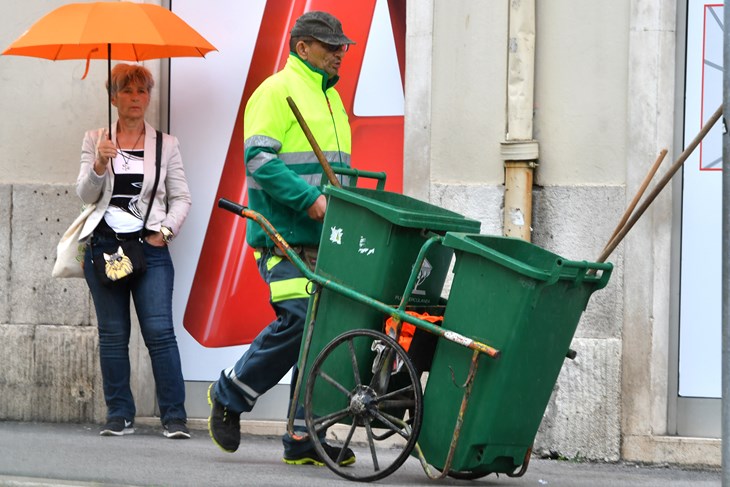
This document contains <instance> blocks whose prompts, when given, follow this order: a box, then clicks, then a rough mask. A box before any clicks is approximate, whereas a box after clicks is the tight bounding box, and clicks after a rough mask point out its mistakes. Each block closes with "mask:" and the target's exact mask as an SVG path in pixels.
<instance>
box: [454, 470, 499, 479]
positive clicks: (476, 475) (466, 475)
mask: <svg viewBox="0 0 730 487" xmlns="http://www.w3.org/2000/svg"><path fill="white" fill-rule="evenodd" d="M490 473H492V472H456V471H454V470H451V471H449V473H448V474H447V475H448V476H449V477H451V478H454V479H459V480H476V479H480V478H482V477H486V476H487V475H489V474H490Z"/></svg>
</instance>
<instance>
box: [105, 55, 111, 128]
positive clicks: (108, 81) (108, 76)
mask: <svg viewBox="0 0 730 487" xmlns="http://www.w3.org/2000/svg"><path fill="white" fill-rule="evenodd" d="M106 54H107V58H106V96H107V100H108V102H109V103H107V105H108V106H109V140H111V139H112V44H111V42H109V43H107V45H106Z"/></svg>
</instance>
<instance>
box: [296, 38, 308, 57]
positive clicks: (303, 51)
mask: <svg viewBox="0 0 730 487" xmlns="http://www.w3.org/2000/svg"><path fill="white" fill-rule="evenodd" d="M294 47H295V48H296V53H297V55H298V56H299V57H300V58H302V59H305V60H306V59H307V57H308V56H309V45H308V44H307V43H306V42H304V41H299V42H297V45H296V46H294Z"/></svg>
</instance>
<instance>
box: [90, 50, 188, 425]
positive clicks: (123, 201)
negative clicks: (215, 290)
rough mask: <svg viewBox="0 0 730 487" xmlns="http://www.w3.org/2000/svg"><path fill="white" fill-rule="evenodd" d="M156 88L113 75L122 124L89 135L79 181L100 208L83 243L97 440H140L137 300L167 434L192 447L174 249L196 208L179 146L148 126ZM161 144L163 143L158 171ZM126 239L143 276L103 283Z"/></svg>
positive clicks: (136, 70)
mask: <svg viewBox="0 0 730 487" xmlns="http://www.w3.org/2000/svg"><path fill="white" fill-rule="evenodd" d="M153 85H154V79H153V77H152V74H151V73H150V72H149V70H147V69H146V68H144V67H142V66H138V65H129V64H117V65H116V66H115V67H114V69H113V70H112V72H111V79H110V81H109V83H108V89H109V92H110V96H111V102H112V104H113V106H114V107H116V109H117V114H118V120H117V122H116V124H114V125H113V126H112V133H111V134H109V130H108V129H99V130H90V131H88V132H87V133H86V134H85V136H84V141H83V145H82V150H81V168H80V171H79V176H78V179H77V181H76V192H77V194H78V195H79V197H80V198H81V199H82V200H83V202H84V203H94V204H96V208H95V210H94V211H93V213H91V215H90V216H89V218H88V219H87V221H86V224H85V225H84V228H83V230H82V234H81V238H82V239H83V238H86V237H90V238H89V240H88V244H87V248H86V254H85V260H84V275H85V278H86V282H87V284H88V286H89V290H90V291H91V296H92V298H93V300H94V306H95V308H96V315H97V320H98V327H99V350H100V352H99V355H100V362H101V372H102V380H103V384H104V398H105V401H106V406H107V422H106V424H105V425H104V427H103V428H102V430H101V433H100V434H101V435H102V436H121V435H124V434H130V433H133V432H134V417H135V414H136V408H135V404H134V398H133V397H132V391H131V388H130V361H129V337H130V332H131V319H130V318H131V317H130V297H131V298H132V299H134V305H135V309H136V312H137V317H138V318H139V324H140V329H141V332H142V337H143V339H144V341H145V345H146V346H147V349H148V351H149V354H150V359H151V362H152V371H153V374H154V378H155V383H156V393H157V402H158V405H159V408H160V416H161V418H160V419H161V421H162V425H163V428H164V435H165V436H166V437H168V438H190V433H189V431H188V429H187V427H186V421H187V415H186V412H185V406H184V403H185V387H184V381H183V376H182V369H181V365H180V353H179V351H178V346H177V340H176V337H175V331H174V327H173V321H172V288H173V279H174V269H173V264H172V260H171V257H170V252H169V249H168V247H167V246H168V244H169V243H170V242H171V241H172V239H173V237H174V236H175V235H176V234H177V233H178V232H179V230H180V227H181V226H182V224H183V222H184V221H185V218H186V216H187V214H188V211H189V209H190V204H191V200H190V192H189V190H188V184H187V180H186V178H185V173H184V170H183V164H182V159H181V156H180V150H179V145H178V141H177V139H176V138H175V137H173V136H171V135H168V134H162V133H161V132H157V131H156V130H155V129H154V127H152V126H151V125H150V124H149V123H148V122H146V121H145V112H146V110H147V107H148V106H149V103H150V90H151V89H152V87H153ZM158 137H161V138H162V146H161V152H160V160H159V162H158V161H156V159H157V157H156V153H157V138H158ZM156 163H157V164H156ZM158 164H159V167H158ZM158 178H159V179H158ZM157 179H158V181H156V180H157ZM157 183H159V184H157ZM128 240H141V241H142V245H141V247H142V251H143V255H144V260H145V261H146V271H145V272H143V273H141V274H139V275H136V271H134V272H133V273H132V275H131V276H130V279H126V280H119V281H114V282H111V283H105V282H104V280H103V279H104V276H103V275H100V274H99V273H98V272H97V270H95V265H94V262H96V261H101V262H104V261H105V260H106V261H111V260H113V259H115V258H119V253H120V252H121V248H122V243H123V242H125V241H128ZM122 256H123V254H122Z"/></svg>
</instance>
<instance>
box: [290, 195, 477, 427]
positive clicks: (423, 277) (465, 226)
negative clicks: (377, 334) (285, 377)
mask: <svg viewBox="0 0 730 487" xmlns="http://www.w3.org/2000/svg"><path fill="white" fill-rule="evenodd" d="M324 192H325V194H327V195H328V197H329V201H328V205H327V213H326V216H325V220H324V229H323V232H322V238H321V242H320V247H319V255H318V258H317V265H316V269H315V273H316V274H317V275H319V276H321V277H323V278H326V279H329V280H331V281H334V282H337V283H339V284H341V285H343V286H346V287H347V288H348V289H350V290H352V291H353V292H355V293H359V294H362V295H365V296H368V297H370V298H372V299H375V300H378V301H380V302H383V303H385V304H388V305H392V306H393V307H397V306H398V305H399V304H400V302H401V300H402V297H403V292H404V290H405V288H406V285H407V283H408V280H409V277H410V275H411V271H412V269H413V267H414V263H415V261H416V260H417V257H418V254H419V252H420V250H421V248H422V247H423V245H424V243H425V242H426V241H427V240H428V238H429V236H430V235H429V233H431V232H432V233H434V234H439V235H444V234H445V233H446V232H449V231H454V232H478V231H479V228H480V222H479V221H477V220H471V219H468V218H465V217H464V216H462V215H460V214H458V213H455V212H452V211H449V210H445V209H443V208H440V207H438V206H435V205H432V204H429V203H425V202H422V201H420V200H417V199H415V198H411V197H408V196H406V195H402V194H398V193H392V192H388V191H380V190H372V189H365V188H336V187H333V186H325V188H324ZM452 257H453V250H452V249H450V248H446V247H443V246H440V245H433V246H430V247H429V250H428V252H427V254H426V258H425V260H424V261H423V265H422V266H421V268H420V269H419V272H418V279H417V280H416V283H415V287H414V289H413V292H412V293H411V296H410V299H409V305H412V306H418V307H421V308H424V307H425V308H426V309H428V307H429V306H438V305H439V304H441V305H442V306H441V308H442V311H441V312H443V301H442V300H441V291H442V289H443V285H444V281H445V280H446V275H447V273H448V269H449V266H450V264H451V260H452ZM318 300H319V302H318V304H317V305H316V306H314V310H313V302H314V299H312V300H310V308H309V312H308V316H307V323H308V325H307V326H308V328H309V326H311V322H312V318H314V321H313V323H314V324H313V326H314V328H313V330H312V339H311V342H310V343H309V346H308V347H307V346H306V345H307V343H306V340H303V342H302V351H301V352H302V353H301V354H300V363H299V370H300V371H301V373H302V374H303V375H302V377H304V378H306V377H307V376H308V373H309V368H310V366H311V364H312V362H313V361H314V359H315V358H316V357H317V354H318V353H319V352H320V351H321V350H322V349H323V348H324V347H325V346H326V345H327V344H328V343H329V342H330V341H332V340H333V339H334V338H335V337H337V336H338V335H340V334H342V333H344V332H346V331H348V330H353V329H369V330H377V331H382V330H383V323H384V320H385V318H387V316H385V315H383V313H382V312H381V311H377V310H376V309H374V308H373V307H371V306H368V305H366V304H362V303H358V302H356V301H354V300H352V299H350V298H348V297H347V296H346V295H344V294H341V293H338V292H335V291H330V290H328V289H322V290H321V292H320V295H319V298H318ZM306 333H307V330H305V336H306ZM307 348H308V349H307ZM356 354H357V356H358V357H361V358H363V360H367V359H366V358H365V357H367V356H368V355H372V354H374V352H373V351H372V350H370V348H367V349H365V348H363V349H362V350H357V351H356ZM342 360H343V361H344V363H343V364H342V365H343V366H342V367H341V368H339V369H341V370H337V369H338V367H335V369H334V370H328V371H327V372H328V373H330V374H331V375H332V377H334V378H335V379H336V380H340V381H341V384H343V385H345V386H348V385H351V384H350V383H351V382H352V372H351V369H348V366H349V365H350V358H349V356H344V357H343V359H342ZM335 362H336V361H335ZM347 370H350V372H346V371H347ZM348 373H349V376H348V375H347V374H348ZM303 393H304V388H302V389H301V394H300V396H299V397H300V399H303ZM335 401H339V402H342V404H343V407H344V406H345V404H346V402H345V401H346V398H343V396H342V394H340V393H339V392H338V391H336V390H333V389H331V388H330V389H327V388H322V390H315V393H314V402H313V404H312V406H313V413H314V414H319V412H318V409H319V408H318V405H320V404H321V405H323V407H324V408H325V409H326V410H330V409H331V408H332V407H333V403H334V402H335Z"/></svg>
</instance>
